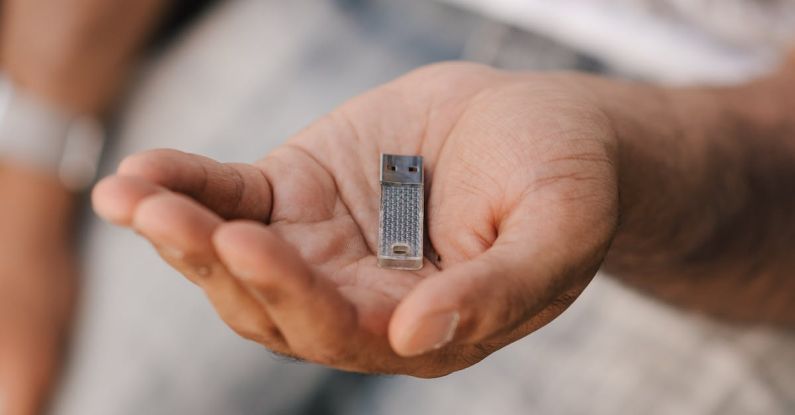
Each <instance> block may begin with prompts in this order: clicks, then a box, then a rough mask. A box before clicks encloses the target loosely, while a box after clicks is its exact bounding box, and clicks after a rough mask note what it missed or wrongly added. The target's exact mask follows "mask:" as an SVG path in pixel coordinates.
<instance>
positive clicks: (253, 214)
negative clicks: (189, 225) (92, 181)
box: [117, 150, 271, 222]
mask: <svg viewBox="0 0 795 415" xmlns="http://www.w3.org/2000/svg"><path fill="white" fill-rule="evenodd" d="M117 174H118V175H119V176H126V177H140V178H143V179H146V180H148V181H150V182H152V183H154V184H156V185H160V186H163V187H165V188H167V189H169V190H172V191H175V192H179V193H184V194H186V195H188V196H190V197H192V198H194V199H196V200H197V201H199V202H200V203H201V204H203V205H205V206H207V207H208V208H210V209H211V210H212V211H214V212H215V213H217V214H218V215H219V216H221V217H223V218H226V219H252V220H259V221H265V222H267V221H268V218H269V215H270V209H271V187H270V184H269V183H268V180H267V179H266V178H265V175H264V174H263V172H262V171H261V170H260V169H259V168H258V167H256V166H253V165H249V164H238V163H219V162H217V161H214V160H212V159H209V158H207V157H203V156H199V155H195V154H188V153H183V152H181V151H177V150H151V151H146V152H143V153H140V154H136V155H133V156H130V157H128V158H126V159H125V160H124V161H123V162H122V163H121V165H119V169H118V172H117Z"/></svg>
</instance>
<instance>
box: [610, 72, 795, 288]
mask: <svg viewBox="0 0 795 415" xmlns="http://www.w3.org/2000/svg"><path fill="white" fill-rule="evenodd" d="M611 85H612V86H611V87H609V88H608V87H603V88H602V91H603V92H609V93H607V94H602V95H601V96H603V97H605V99H603V100H601V101H600V102H602V103H603V104H602V105H603V106H604V110H605V112H606V113H607V114H608V116H609V117H610V119H611V120H612V122H613V126H614V130H615V133H616V139H617V141H618V148H619V151H618V156H617V158H618V162H617V165H618V170H619V193H620V199H621V202H620V209H621V212H620V217H621V221H620V224H619V229H618V231H617V233H616V238H615V241H614V244H613V247H612V248H611V252H610V254H609V255H608V261H607V267H608V270H611V271H615V272H617V273H622V272H624V273H629V274H639V273H644V274H647V275H648V274H659V275H665V274H677V275H684V274H688V273H698V274H700V275H707V274H710V275H717V274H721V275H724V276H725V277H728V275H730V274H737V275H741V274H748V273H753V272H757V271H758V269H757V271H754V270H753V269H754V268H753V267H754V266H756V267H757V268H758V261H760V260H761V259H762V258H767V262H771V263H772V262H775V261H774V259H773V258H774V257H776V256H777V255H786V253H785V252H783V251H782V247H783V246H773V245H765V244H763V243H761V242H762V241H781V239H782V238H781V232H789V231H785V230H783V229H781V228H782V227H787V226H791V225H790V223H793V222H792V221H790V219H795V218H792V215H793V214H792V212H793V209H795V201H793V200H792V199H793V198H792V197H788V195H789V194H791V189H790V186H791V180H792V179H793V178H794V177H795V168H794V167H793V166H795V143H793V140H792V136H791V131H793V128H795V122H793V120H795V117H793V116H792V115H791V114H790V113H789V112H791V111H792V110H791V108H795V102H788V101H793V98H792V97H793V96H795V94H793V93H789V92H788V91H792V90H795V88H793V82H792V79H791V78H788V77H783V76H780V75H774V76H771V77H768V78H765V79H761V80H758V81H754V82H750V83H747V84H744V85H740V86H734V87H723V88H717V87H715V88H709V87H697V88H662V87H655V86H646V85H638V84H622V83H611ZM768 233H771V235H768ZM772 233H778V236H776V235H773V234H772ZM790 234H791V233H788V234H787V235H790ZM751 236H753V237H751ZM762 251H765V252H762ZM784 262H786V261H784ZM727 264H728V265H727ZM729 270H731V271H729Z"/></svg>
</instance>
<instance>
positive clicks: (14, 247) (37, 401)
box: [0, 166, 77, 415]
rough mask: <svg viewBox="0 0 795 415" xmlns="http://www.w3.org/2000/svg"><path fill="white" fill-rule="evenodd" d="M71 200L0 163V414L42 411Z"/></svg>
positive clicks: (62, 302)
mask: <svg viewBox="0 0 795 415" xmlns="http://www.w3.org/2000/svg"><path fill="white" fill-rule="evenodd" d="M71 199H72V197H71V195H69V194H68V193H67V192H66V191H65V190H63V189H62V188H61V187H60V184H58V183H57V181H56V180H53V179H50V178H47V177H40V176H37V175H36V174H35V173H32V172H27V171H22V170H20V169H12V168H9V167H8V166H0V413H2V414H3V415H34V414H38V413H40V411H42V410H43V406H44V405H45V403H46V401H47V398H48V397H49V396H48V395H49V391H50V387H51V385H52V383H53V381H54V380H55V378H56V376H57V372H58V369H59V363H60V358H61V353H62V351H63V350H62V349H63V345H64V342H65V340H66V335H67V333H68V327H69V323H70V318H71V316H72V309H73V303H74V299H75V292H76V288H77V280H76V278H75V277H76V273H75V269H74V262H73V257H72V251H71V249H70V246H69V240H68V239H69V230H70V229H69V226H70V225H71V209H72V207H71V204H72V200H71Z"/></svg>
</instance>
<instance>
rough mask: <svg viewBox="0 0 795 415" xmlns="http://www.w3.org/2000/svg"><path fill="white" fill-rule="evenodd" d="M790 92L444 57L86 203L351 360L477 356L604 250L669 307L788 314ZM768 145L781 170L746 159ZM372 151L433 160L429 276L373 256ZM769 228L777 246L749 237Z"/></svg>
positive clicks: (259, 323) (371, 365) (262, 324)
mask: <svg viewBox="0 0 795 415" xmlns="http://www.w3.org/2000/svg"><path fill="white" fill-rule="evenodd" d="M790 88H792V80H791V77H790V76H789V74H788V72H786V71H783V72H782V73H781V74H777V75H775V76H771V77H769V78H767V79H764V80H761V81H759V82H757V83H753V84H749V85H745V86H742V87H737V88H725V89H710V88H694V89H664V88H658V87H653V86H647V85H642V84H635V83H624V82H618V81H612V80H606V79H602V78H598V77H591V76H586V75H581V74H575V73H556V74H543V75H542V74H532V73H514V72H502V71H497V70H493V69H490V68H487V67H483V66H478V65H472V64H465V63H451V64H440V65H434V66H431V67H427V68H423V69H420V70H418V71H415V72H412V73H410V74H409V75H406V76H404V77H403V78H400V79H398V80H396V81H394V82H391V83H389V84H386V85H384V86H382V87H379V88H377V89H375V90H373V91H371V92H368V93H366V94H364V95H362V96H360V97H357V98H355V99H353V100H351V101H350V102H348V103H346V104H344V105H343V106H341V107H340V108H338V109H337V110H335V111H334V112H332V113H331V114H329V115H328V116H326V117H324V118H322V119H320V120H319V121H317V122H316V123H315V124H313V125H312V126H310V127H309V128H307V129H306V130H304V131H303V132H301V133H299V134H298V135H297V136H295V137H293V138H291V139H290V140H289V141H287V142H286V143H285V144H284V145H283V146H282V147H280V148H278V149H277V150H275V151H274V152H272V153H271V154H269V155H268V156H267V157H265V158H264V159H263V160H261V161H259V162H257V163H254V164H251V165H248V164H221V163H218V162H215V161H213V160H210V159H207V158H204V157H201V156H197V155H191V154H186V153H181V152H178V151H174V150H156V151H151V152H146V153H142V154H138V155H134V156H131V157H130V158H128V159H127V160H125V161H124V162H123V163H122V164H121V165H120V166H119V169H118V173H117V174H116V175H115V176H112V177H109V178H106V179H105V180H103V181H102V182H101V183H100V184H99V185H98V186H97V187H96V188H95V190H94V193H93V201H94V206H95V209H96V211H97V212H98V213H99V214H100V215H101V216H102V217H104V218H106V219H108V220H109V221H111V222H114V223H116V224H119V225H121V226H126V227H130V228H132V229H134V230H135V231H136V232H138V233H140V234H141V235H143V236H144V237H146V238H147V239H149V241H151V242H152V244H153V245H154V246H155V247H156V248H157V249H158V251H159V252H160V254H161V255H162V256H163V258H164V259H165V260H166V261H168V262H169V263H170V264H171V265H172V266H173V267H174V268H175V269H177V270H178V271H180V272H181V273H182V274H183V275H185V276H186V277H187V278H189V279H190V280H191V281H193V282H195V283H196V284H197V285H199V286H200V287H201V288H202V289H203V290H204V292H205V293H206V294H207V296H208V297H209V300H210V301H211V302H212V303H213V305H214V306H215V308H216V310H217V311H218V313H219V315H220V316H221V317H222V318H223V319H224V320H225V321H226V323H227V324H228V325H229V326H230V327H231V328H232V329H233V330H235V331H236V332H237V333H239V334H240V335H241V336H243V337H246V338H248V339H251V340H254V341H256V342H259V343H260V344H262V345H264V346H265V347H267V348H269V349H271V350H273V351H275V352H277V353H281V354H286V355H290V356H294V357H297V358H300V359H305V360H308V361H312V362H317V363H320V364H324V365H328V366H331V367H335V368H340V369H345V370H352V371H360V372H368V373H402V374H410V375H414V376H419V377H435V376H442V375H445V374H448V373H451V372H453V371H456V370H459V369H462V368H465V367H468V366H471V365H473V364H475V363H477V362H478V361H480V360H481V359H483V358H484V357H486V356H487V355H489V354H490V353H492V352H494V351H496V350H498V349H499V348H501V347H503V346H505V345H507V344H509V343H511V342H513V341H515V340H517V339H519V338H522V337H524V336H526V335H528V334H529V333H532V332H533V331H535V330H537V329H538V328H540V327H542V326H544V325H545V324H547V323H549V322H550V321H551V320H553V319H554V318H555V317H557V316H558V315H559V314H560V313H561V312H563V311H564V310H565V309H566V307H567V306H568V305H569V304H570V303H571V302H572V301H574V299H575V298H576V297H577V296H578V295H579V294H580V293H581V292H582V290H583V289H584V288H585V287H586V286H587V284H588V283H589V281H590V280H591V279H592V278H593V276H594V274H595V272H596V271H597V269H599V268H600V266H602V265H603V262H604V261H605V258H607V262H606V263H605V267H606V269H608V270H611V271H613V272H615V273H616V274H617V275H619V276H620V277H622V278H624V279H626V280H627V281H629V282H631V283H634V284H636V285H638V286H640V287H641V288H643V289H645V290H646V291H648V292H650V293H653V294H655V295H657V296H660V297H662V298H665V299H668V300H670V301H672V302H675V303H678V304H682V305H685V306H688V307H691V308H697V309H700V310H703V311H706V312H709V313H712V314H716V315H721V316H726V317H731V318H739V319H747V320H750V321H754V322H760V321H761V322H771V323H783V324H789V323H791V322H792V321H793V304H795V298H793V296H794V295H795V294H793V293H795V289H792V288H795V287H793V282H792V278H791V275H790V271H789V270H791V269H792V267H791V265H792V260H790V259H788V255H786V252H787V251H788V249H789V248H788V247H789V246H791V243H792V242H793V241H792V239H793V238H792V236H791V235H793V233H792V232H778V231H777V232H774V231H773V230H774V229H777V230H779V231H781V230H782V228H783V227H787V226H792V225H791V224H793V223H795V220H793V219H795V218H792V217H790V216H791V215H792V213H790V212H795V206H792V200H791V198H789V197H788V196H787V194H788V192H784V193H783V194H779V193H778V192H777V191H778V190H785V189H787V188H788V187H791V185H792V181H791V178H792V177H794V176H791V175H790V173H791V172H792V171H793V170H795V167H792V166H795V163H792V161H793V160H791V159H792V158H793V156H792V155H793V153H792V152H791V150H790V148H789V146H788V145H787V144H785V143H784V142H783V140H782V138H783V137H784V136H782V135H780V134H779V135H778V136H777V135H776V133H775V131H779V132H780V131H786V130H782V129H781V128H780V127H781V126H782V125H788V124H785V123H788V122H789V121H788V120H787V119H788V117H787V114H786V113H784V112H783V110H782V109H783V108H791V107H786V106H784V104H785V103H786V102H785V101H784V100H787V99H789V98H787V97H788V96H790V95H789V94H787V93H785V92H786V91H788V90H789V89H790ZM740 104H743V105H740ZM789 118H791V117H789ZM749 131H759V132H760V133H763V135H760V137H758V138H755V140H750V138H751V137H750V136H749V135H747V134H748V132H749ZM661 149H666V151H661ZM715 149H720V150H724V151H714V150H715ZM771 149H776V150H777V156H776V157H774V158H772V160H773V162H774V163H775V164H774V166H773V167H770V166H769V165H768V164H767V161H768V160H761V159H757V158H754V157H741V156H742V155H745V154H748V151H751V150H754V151H758V152H759V153H763V154H764V153H765V152H767V151H770V150H771ZM380 153H396V154H418V155H421V156H423V157H424V163H425V166H426V191H427V195H426V197H427V210H426V216H427V218H428V229H427V233H428V236H429V239H430V242H431V244H432V245H433V248H434V249H435V251H436V252H437V253H438V255H439V257H435V258H432V260H430V259H428V260H426V261H425V266H424V268H423V269H422V270H421V271H418V272H406V271H394V270H386V269H381V268H378V267H377V266H376V258H375V256H374V251H375V243H376V238H377V233H378V232H377V225H378V200H379V197H378V195H379V185H378V162H379V155H380ZM759 153H754V154H759ZM752 177H753V179H754V181H752V180H751V178H752ZM758 184H761V185H762V186H757V185H758ZM759 196H765V197H763V198H761V199H760V198H759ZM724 200H725V203H715V201H721V202H724ZM759 212H776V213H779V214H780V215H779V216H775V217H771V216H769V215H768V216H767V217H766V219H765V218H758V217H757V216H756V213H759ZM752 219H753V220H752ZM774 219H775V223H773V220H774ZM746 220H748V221H751V222H750V223H747V224H746V222H744V221H746ZM736 221H739V222H736ZM737 223H739V224H740V225H739V226H738V225H737ZM748 232H758V234H759V235H761V236H760V237H759V238H755V239H753V240H751V239H749V238H748ZM754 236H756V235H754ZM760 242H761V243H764V246H765V247H767V248H769V249H766V250H764V251H763V250H762V249H761V247H760V248H756V249H753V250H747V249H746V248H749V247H751V246H755V247H758V245H759V243H760ZM704 252H707V253H709V255H706V254H704ZM738 254H741V255H738ZM743 254H744V255H743ZM749 287H754V289H749ZM759 287H764V289H763V288H759ZM716 288H719V289H718V290H717V291H716V290H715V289H716ZM756 288H759V289H756ZM734 301H740V303H739V304H741V305H742V307H738V303H734Z"/></svg>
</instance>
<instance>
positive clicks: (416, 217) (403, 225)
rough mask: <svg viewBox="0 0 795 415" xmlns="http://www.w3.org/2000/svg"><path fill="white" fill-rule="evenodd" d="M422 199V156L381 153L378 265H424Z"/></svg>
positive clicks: (409, 266) (404, 267)
mask: <svg viewBox="0 0 795 415" xmlns="http://www.w3.org/2000/svg"><path fill="white" fill-rule="evenodd" d="M423 199H424V188H423V172H422V157H420V156H397V155H392V154H382V155H381V206H380V208H379V212H378V216H379V223H378V266H380V267H382V268H392V269H405V270H418V269H420V268H422V257H423V251H422V241H423V227H424V216H425V215H424V210H425V202H424V200H423Z"/></svg>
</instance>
